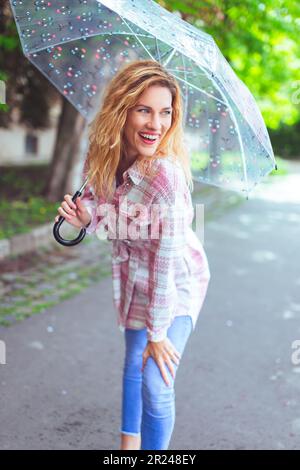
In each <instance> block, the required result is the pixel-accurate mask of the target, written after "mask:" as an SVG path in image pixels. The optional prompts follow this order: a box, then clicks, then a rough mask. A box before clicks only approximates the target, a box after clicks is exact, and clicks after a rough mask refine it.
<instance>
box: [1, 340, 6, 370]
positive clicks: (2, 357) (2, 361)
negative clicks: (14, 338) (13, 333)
mask: <svg viewBox="0 0 300 470" xmlns="http://www.w3.org/2000/svg"><path fill="white" fill-rule="evenodd" d="M1 364H6V345H5V342H4V341H2V340H1V339H0V365H1Z"/></svg>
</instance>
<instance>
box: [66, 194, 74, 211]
mask: <svg viewBox="0 0 300 470" xmlns="http://www.w3.org/2000/svg"><path fill="white" fill-rule="evenodd" d="M64 199H65V201H66V202H67V203H68V205H69V206H70V208H71V209H74V210H76V209H77V207H76V204H74V202H73V201H72V197H71V195H70V194H65V197H64Z"/></svg>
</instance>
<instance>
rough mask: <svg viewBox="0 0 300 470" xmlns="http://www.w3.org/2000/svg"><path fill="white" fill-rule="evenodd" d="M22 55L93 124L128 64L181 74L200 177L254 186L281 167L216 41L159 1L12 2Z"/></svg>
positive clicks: (234, 185) (231, 186)
mask: <svg viewBox="0 0 300 470" xmlns="http://www.w3.org/2000/svg"><path fill="white" fill-rule="evenodd" d="M11 6H12V9H13V13H14V16H15V20H16V24H17V27H18V31H19V35H20V39H21V43H22V47H23V51H24V54H25V55H26V56H27V57H28V59H29V60H30V61H31V62H32V63H33V64H34V65H35V66H36V67H37V68H38V69H39V70H40V71H41V72H42V73H43V74H44V75H45V76H46V77H47V78H48V79H49V80H50V81H51V82H52V83H53V85H54V86H55V87H56V88H57V89H58V90H59V91H60V92H61V93H62V94H63V95H64V96H65V97H66V98H67V99H68V100H69V101H70V102H71V103H72V104H73V105H74V106H75V108H76V109H77V110H78V111H79V112H80V113H81V114H82V115H83V116H84V117H85V118H86V119H87V121H91V120H92V119H93V117H94V116H95V114H96V112H97V111H98V110H99V108H100V107H101V98H102V91H103V90H104V87H105V85H106V84H107V82H108V81H110V79H111V78H112V77H113V76H114V75H115V74H116V73H117V72H118V70H119V68H120V67H122V66H123V65H124V63H129V62H131V61H133V60H145V59H151V60H155V61H157V62H159V63H161V64H162V65H163V66H164V67H165V68H166V69H167V70H168V72H169V73H170V74H172V75H173V76H174V77H175V78H176V79H177V81H178V83H179V85H180V89H181V94H182V101H183V105H184V119H183V125H184V130H185V144H186V147H187V149H188V151H189V155H190V159H191V169H192V174H193V178H194V179H195V180H197V181H199V182H202V183H206V184H213V185H216V186H222V187H226V188H228V189H233V190H237V191H245V192H246V193H247V194H248V191H249V190H251V189H252V188H253V187H254V186H255V185H256V184H257V183H258V182H259V181H260V180H261V179H262V178H263V177H265V176H266V175H267V174H268V173H269V172H270V171H271V170H273V169H274V168H275V167H276V163H275V159H274V154H273V150H272V146H271V143H270V139H269V136H268V132H267V129H266V126H265V124H264V121H263V118H262V115H261V113H260V110H259V108H258V106H257V104H256V102H255V99H254V98H253V96H252V95H251V93H250V91H249V90H248V88H247V87H246V86H245V84H244V83H243V82H242V81H241V80H240V79H239V78H238V77H237V75H236V74H235V72H234V71H233V69H232V68H231V66H230V65H229V63H228V62H227V60H226V59H225V58H224V56H223V55H222V53H221V51H220V50H219V48H218V46H217V44H216V43H215V41H214V39H213V38H212V37H211V36H210V35H208V34H206V33H204V32H203V31H201V30H199V29H197V28H195V27H194V26H192V25H191V24H189V23H187V22H185V21H183V20H182V19H181V18H180V17H179V16H177V15H176V14H174V13H173V14H172V13H170V12H168V11H167V10H165V9H164V8H162V7H161V6H160V5H158V4H157V3H155V2H154V1H152V0H101V1H98V0H90V1H86V0H77V1H74V0H72V1H69V2H68V1H66V2H62V1H56V0H51V1H48V0H35V1H32V0H20V1H19V0H11Z"/></svg>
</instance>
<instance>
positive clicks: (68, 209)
mask: <svg viewBox="0 0 300 470" xmlns="http://www.w3.org/2000/svg"><path fill="white" fill-rule="evenodd" d="M57 210H58V213H59V215H62V216H63V217H64V218H65V219H66V221H67V222H68V223H69V224H71V225H73V226H74V227H76V228H83V227H85V226H86V225H87V224H88V223H89V222H90V221H91V216H90V214H89V212H88V211H87V209H86V207H85V205H84V203H83V202H82V201H81V198H80V196H79V197H77V198H76V199H75V203H74V202H73V201H72V196H70V194H66V195H65V197H64V201H63V202H62V203H61V205H60V206H59V208H58V209H57ZM58 219H59V216H58V215H57V216H56V217H55V219H54V220H55V222H58Z"/></svg>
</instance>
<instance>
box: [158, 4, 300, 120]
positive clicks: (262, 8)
mask: <svg viewBox="0 0 300 470" xmlns="http://www.w3.org/2000/svg"><path fill="white" fill-rule="evenodd" d="M160 3H162V4H163V6H165V7H167V8H168V9H169V10H171V11H176V10H177V11H180V12H181V13H182V14H183V18H184V19H185V20H186V21H188V22H190V23H192V24H194V25H195V26H196V27H199V28H200V29H202V30H204V31H205V32H207V33H209V34H211V35H212V36H213V38H214V40H215V41H216V43H217V45H218V47H219V48H220V50H221V52H222V53H223V55H224V56H225V57H226V59H227V60H228V62H229V63H230V64H231V66H232V68H233V69H234V71H235V72H236V74H237V75H238V77H239V78H240V79H241V80H242V81H243V82H244V83H245V84H246V85H247V86H248V88H249V90H250V91H251V93H252V94H253V96H254V97H255V99H256V100H257V102H258V105H259V107H260V110H261V111H262V115H263V117H264V120H265V122H266V124H267V126H268V127H269V128H271V129H276V128H278V127H280V126H281V125H282V124H286V125H289V126H292V125H294V124H295V123H297V122H298V121H300V106H299V103H296V102H295V100H294V99H293V96H294V94H295V86H296V85H295V84H296V82H297V81H298V80H300V60H299V57H300V41H299V26H300V3H299V2H298V0H289V1H287V2H282V1H281V0H264V1H260V0H243V2H237V1H236V0H208V1H203V0H201V1H193V2H191V1H178V0H166V1H164V2H160ZM298 89H299V90H300V86H299V87H298Z"/></svg>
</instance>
